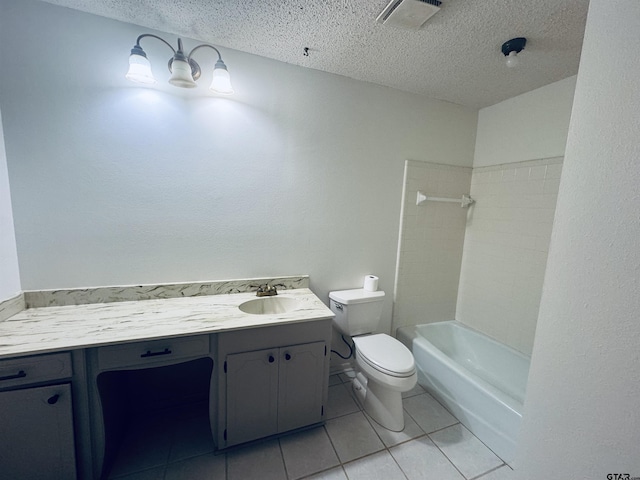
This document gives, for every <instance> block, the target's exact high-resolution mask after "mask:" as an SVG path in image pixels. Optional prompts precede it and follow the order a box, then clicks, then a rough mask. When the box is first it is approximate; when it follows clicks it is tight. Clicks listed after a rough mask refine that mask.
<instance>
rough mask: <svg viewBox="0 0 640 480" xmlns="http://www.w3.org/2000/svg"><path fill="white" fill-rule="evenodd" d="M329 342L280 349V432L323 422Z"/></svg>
mask: <svg viewBox="0 0 640 480" xmlns="http://www.w3.org/2000/svg"><path fill="white" fill-rule="evenodd" d="M324 363H325V343H324V342H314V343H307V344H304V345H294V346H292V347H283V348H280V368H279V374H280V376H279V379H278V384H279V388H278V432H286V431H288V430H293V429H294V428H299V427H304V426H306V425H311V424H313V423H318V422H320V421H322V414H323V407H322V399H323V396H322V394H323V388H324V375H323V373H324Z"/></svg>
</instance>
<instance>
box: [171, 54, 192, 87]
mask: <svg viewBox="0 0 640 480" xmlns="http://www.w3.org/2000/svg"><path fill="white" fill-rule="evenodd" d="M169 83H170V84H171V85H175V86H176V87H182V88H194V87H196V86H197V85H196V82H194V81H193V77H192V76H191V65H189V62H187V61H186V60H181V59H179V58H176V57H174V58H173V62H172V63H171V78H170V79H169Z"/></svg>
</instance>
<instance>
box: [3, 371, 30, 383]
mask: <svg viewBox="0 0 640 480" xmlns="http://www.w3.org/2000/svg"><path fill="white" fill-rule="evenodd" d="M26 376H27V374H26V372H25V371H24V370H20V371H19V372H18V373H14V374H13V375H7V376H6V377H0V382H1V381H2V380H15V379H16V378H24V377H26Z"/></svg>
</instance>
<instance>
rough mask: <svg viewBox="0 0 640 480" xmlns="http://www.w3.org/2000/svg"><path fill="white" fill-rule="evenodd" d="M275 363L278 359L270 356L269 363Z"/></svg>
mask: <svg viewBox="0 0 640 480" xmlns="http://www.w3.org/2000/svg"><path fill="white" fill-rule="evenodd" d="M275 361H276V359H275V358H274V357H273V355H269V363H273V362H275Z"/></svg>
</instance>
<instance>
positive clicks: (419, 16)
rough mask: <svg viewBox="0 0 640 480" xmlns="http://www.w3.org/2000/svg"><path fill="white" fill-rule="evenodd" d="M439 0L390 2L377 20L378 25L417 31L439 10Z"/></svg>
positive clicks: (396, 0)
mask: <svg viewBox="0 0 640 480" xmlns="http://www.w3.org/2000/svg"><path fill="white" fill-rule="evenodd" d="M441 4H442V2H440V1H439V0H391V2H390V3H389V5H387V6H386V7H385V9H384V10H383V11H382V13H381V14H380V15H378V18H377V19H376V20H377V22H378V23H382V24H383V25H389V26H391V27H397V28H403V29H405V30H418V29H419V28H420V27H421V26H422V25H424V23H425V22H426V21H427V20H429V19H430V18H431V17H432V16H434V15H435V14H436V13H438V11H439V10H440V5H441Z"/></svg>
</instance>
